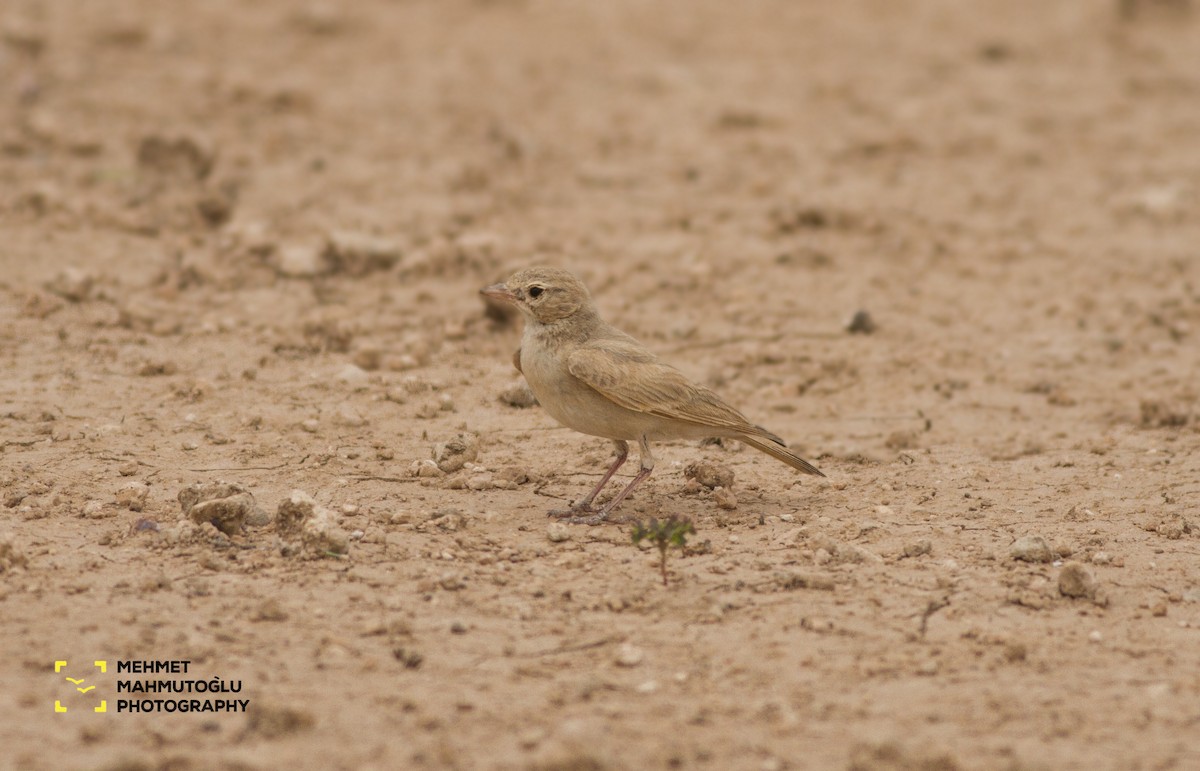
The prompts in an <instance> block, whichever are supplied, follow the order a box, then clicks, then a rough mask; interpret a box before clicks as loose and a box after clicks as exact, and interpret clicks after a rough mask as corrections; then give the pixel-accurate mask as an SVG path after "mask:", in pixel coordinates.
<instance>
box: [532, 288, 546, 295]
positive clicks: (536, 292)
mask: <svg viewBox="0 0 1200 771" xmlns="http://www.w3.org/2000/svg"><path fill="white" fill-rule="evenodd" d="M544 291H546V290H544V289H542V288H541V287H540V286H531V287H529V296H530V297H538V296H539V295H541V293H542V292H544Z"/></svg>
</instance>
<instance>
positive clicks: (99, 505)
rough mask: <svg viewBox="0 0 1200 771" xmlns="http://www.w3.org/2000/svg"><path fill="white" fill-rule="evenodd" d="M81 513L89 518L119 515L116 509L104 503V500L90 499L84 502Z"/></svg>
mask: <svg viewBox="0 0 1200 771" xmlns="http://www.w3.org/2000/svg"><path fill="white" fill-rule="evenodd" d="M79 513H80V515H81V516H83V517H85V518H87V519H107V518H109V517H115V516H116V515H117V513H116V512H115V511H113V510H112V509H110V508H107V507H106V506H105V505H104V501H88V502H86V503H84V504H83V508H82V509H80V510H79Z"/></svg>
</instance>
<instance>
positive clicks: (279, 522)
mask: <svg viewBox="0 0 1200 771" xmlns="http://www.w3.org/2000/svg"><path fill="white" fill-rule="evenodd" d="M275 532H277V533H279V536H280V537H281V538H284V539H294V538H295V536H296V535H299V536H300V542H301V544H302V545H303V547H304V550H305V551H306V552H307V553H308V554H309V555H310V556H315V557H323V556H330V555H341V554H345V553H346V552H347V551H349V549H350V536H349V535H348V534H347V533H346V532H345V531H344V530H342V529H341V528H340V527H338V522H337V517H336V516H335V515H334V513H333V512H332V511H330V510H329V509H327V508H326V507H324V506H321V505H320V504H318V503H317V502H316V501H314V500H313V498H312V496H311V495H309V494H308V493H306V492H304V491H302V490H293V491H292V494H291V495H290V496H289V497H288V499H287V500H285V501H281V502H280V504H279V509H278V511H277V512H276V514H275Z"/></svg>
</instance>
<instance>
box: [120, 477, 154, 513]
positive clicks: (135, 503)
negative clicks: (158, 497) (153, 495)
mask: <svg viewBox="0 0 1200 771" xmlns="http://www.w3.org/2000/svg"><path fill="white" fill-rule="evenodd" d="M149 495H150V486H149V485H147V484H146V483H144V482H130V483H129V484H127V485H125V486H124V487H122V488H121V489H119V490H117V496H116V498H117V505H118V506H124V507H125V508H127V509H129V510H130V511H141V510H142V509H143V508H145V507H146V498H147V497H148V496H149Z"/></svg>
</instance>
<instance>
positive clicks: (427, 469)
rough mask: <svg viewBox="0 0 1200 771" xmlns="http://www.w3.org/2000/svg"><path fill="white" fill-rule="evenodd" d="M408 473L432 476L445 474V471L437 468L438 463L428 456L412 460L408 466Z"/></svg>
mask: <svg viewBox="0 0 1200 771" xmlns="http://www.w3.org/2000/svg"><path fill="white" fill-rule="evenodd" d="M408 475H409V476H413V477H424V478H433V477H441V476H445V475H446V472H445V471H442V470H441V469H440V468H438V464H437V463H436V462H435V461H433V460H431V459H430V458H425V459H424V460H414V461H413V462H412V465H411V466H409V467H408Z"/></svg>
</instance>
